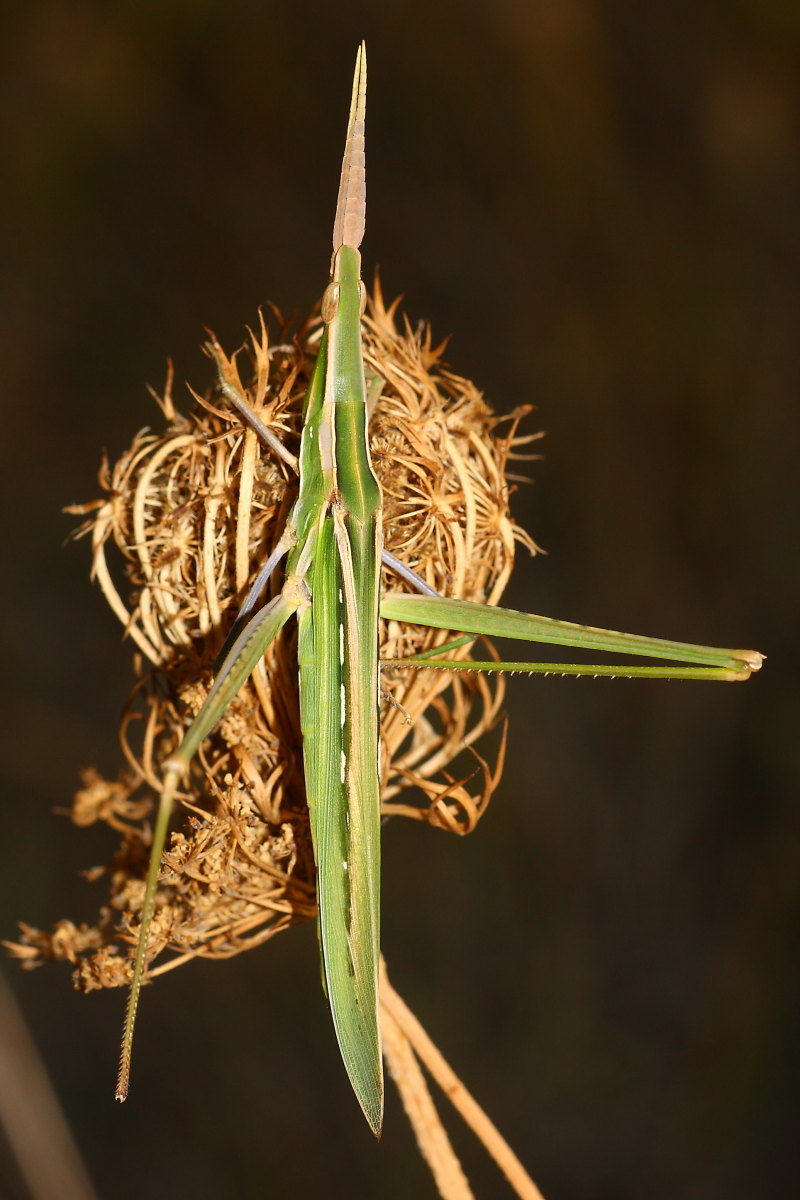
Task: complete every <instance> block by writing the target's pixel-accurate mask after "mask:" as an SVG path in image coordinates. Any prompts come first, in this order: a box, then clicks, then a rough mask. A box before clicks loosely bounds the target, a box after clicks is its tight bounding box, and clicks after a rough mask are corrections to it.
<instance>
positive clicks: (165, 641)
mask: <svg viewBox="0 0 800 1200" xmlns="http://www.w3.org/2000/svg"><path fill="white" fill-rule="evenodd" d="M279 321H280V318H279ZM281 324H282V322H281ZM320 328H321V327H320V321H319V319H318V318H315V319H312V320H311V321H309V322H308V323H307V324H306V326H305V327H304V328H303V329H302V330H301V331H300V333H299V334H298V336H297V337H296V338H295V340H294V341H292V342H291V343H287V342H285V341H284V340H283V339H284V338H285V337H286V330H285V327H282V328H281V330H280V340H279V342H278V343H277V344H276V345H273V346H269V345H268V340H267V334H266V330H265V327H264V323H263V320H262V322H261V325H260V328H259V331H258V333H257V334H252V333H251V335H250V340H249V343H248V344H247V346H246V348H245V350H246V353H245V354H244V355H242V356H241V357H246V358H247V359H249V370H248V372H247V373H246V375H247V378H246V379H245V380H244V381H243V380H241V379H240V376H239V367H238V364H237V361H236V358H235V357H234V358H233V359H228V358H227V357H226V356H225V355H224V353H223V352H222V350H221V348H220V347H219V345H218V344H217V343H216V341H215V340H214V339H212V340H211V342H210V343H209V345H208V347H207V349H208V352H209V354H210V356H211V357H213V358H214V359H215V361H216V363H217V366H218V367H219V369H220V370H221V372H222V374H223V376H224V378H225V379H226V380H227V381H228V382H230V383H232V384H233V385H234V386H240V387H241V386H244V388H245V390H246V391H247V394H248V398H249V400H250V402H251V403H252V404H253V406H254V407H255V408H257V409H258V410H259V412H260V414H261V416H262V419H263V421H264V422H265V424H266V425H268V426H269V427H270V429H271V430H272V431H273V432H274V433H275V434H276V435H277V436H278V437H279V438H280V440H281V441H282V442H283V444H284V446H285V447H286V448H287V449H288V450H289V451H292V452H295V453H296V451H297V448H298V445H299V433H300V422H301V412H302V400H303V395H304V392H305V389H306V385H307V382H308V378H309V374H310V370H311V367H312V366H313V361H314V357H315V354H316V347H317V344H318V340H319V336H320ZM363 333H364V360H365V364H366V371H367V374H368V375H374V376H378V377H379V378H380V379H382V380H383V385H382V389H381V392H380V397H379V399H378V402H377V406H376V408H375V410H374V412H373V414H372V417H371V420H370V443H371V454H372V461H373V464H374V468H375V472H376V474H377V475H378V478H379V479H380V482H381V486H382V488H383V497H384V528H385V534H386V545H387V549H388V550H390V551H391V552H392V553H393V554H395V555H396V556H397V557H399V558H401V559H402V560H403V561H404V562H405V563H407V564H408V565H409V566H411V567H412V568H413V569H414V570H415V571H417V572H418V574H420V575H421V576H422V577H423V578H424V579H426V580H427V581H428V583H430V584H431V585H432V586H433V587H435V588H436V589H437V591H439V592H441V593H443V594H444V595H452V596H459V597H461V598H464V599H469V600H478V601H487V602H489V603H497V601H498V600H499V598H500V595H501V593H502V590H503V588H504V586H505V584H506V582H507V580H508V577H509V575H510V573H511V568H512V564H513V556H514V547H515V543H516V542H522V543H523V544H524V545H525V546H526V547H527V548H528V549H529V550H534V549H535V547H534V545H533V542H532V541H531V540H530V538H529V537H528V536H527V535H526V534H525V533H524V532H522V531H521V530H520V529H519V528H518V527H517V526H515V525H514V523H513V521H512V519H511V517H510V516H509V512H508V490H509V489H508V484H507V481H506V464H507V460H508V457H509V454H510V452H511V449H512V446H513V445H514V443H515V439H516V428H517V423H518V420H519V418H520V417H521V416H522V415H523V413H524V411H527V410H522V409H521V410H519V411H518V412H517V413H515V414H513V416H512V417H511V418H505V419H498V418H497V417H495V416H494V414H493V413H492V412H491V410H490V408H489V407H488V405H487V404H486V402H485V401H484V399H483V397H482V396H481V394H480V392H479V391H478V390H477V389H476V388H475V386H474V385H473V384H472V383H470V382H469V381H468V380H465V379H462V378H461V377H459V376H458V375H455V374H453V373H452V372H451V371H450V370H449V369H447V368H446V367H445V366H444V364H443V363H442V360H441V355H442V351H443V349H444V346H443V345H440V346H436V347H434V346H433V345H432V342H431V335H430V330H429V328H428V327H427V326H425V325H423V326H420V327H418V328H417V329H412V328H411V326H410V325H409V323H408V321H407V320H406V319H405V318H403V319H402V321H398V316H397V303H395V304H393V305H392V306H391V307H389V308H388V309H387V308H386V306H385V305H384V302H383V297H382V295H381V292H380V287H379V286H378V284H377V280H376V284H375V288H374V291H373V295H372V297H371V299H370V301H369V305H368V309H367V313H366V315H365V317H364V320H363ZM157 399H158V400H159V403H160V405H161V408H162V410H163V412H164V414H165V416H166V418H167V429H166V431H165V432H164V433H163V434H152V433H149V432H143V433H140V434H138V435H137V436H136V438H135V439H134V441H133V444H132V445H131V447H130V449H129V450H128V451H127V452H126V453H125V454H124V455H123V456H122V457H121V459H120V460H119V462H118V463H117V464H116V465H115V466H114V467H113V468H111V469H110V470H109V468H108V467H107V465H106V466H104V468H103V469H102V470H101V476H100V480H101V484H102V486H103V490H104V493H105V497H104V499H103V500H102V501H98V502H97V503H95V504H91V505H87V506H84V507H83V508H82V509H81V510H80V511H82V512H83V513H84V514H86V515H87V517H88V519H87V521H86V523H85V525H84V526H83V527H82V529H81V530H80V531H79V532H80V533H91V536H92V543H93V565H92V573H93V576H94V578H96V579H97V581H98V583H99V584H100V586H101V588H102V590H103V592H104V594H105V596H106V598H107V600H108V602H109V603H110V605H111V607H112V608H113V610H114V612H115V613H116V614H117V616H118V617H119V618H120V620H121V621H122V622H123V624H124V625H125V627H126V629H127V631H128V634H129V636H130V638H131V640H132V641H133V642H134V643H135V645H136V647H137V656H136V659H137V675H138V682H137V684H136V687H135V689H134V692H133V695H132V697H131V700H130V702H129V705H128V709H127V712H126V715H125V717H124V719H123V723H122V729H121V738H122V744H123V748H124V750H125V754H126V757H127V759H128V762H129V766H130V770H129V771H128V772H127V773H125V774H123V775H122V776H121V777H120V779H119V780H118V781H117V782H114V783H108V782H106V781H104V780H102V779H100V778H99V777H98V776H96V775H94V774H92V775H89V776H87V777H86V778H85V779H84V784H85V786H84V788H83V789H82V790H81V791H80V792H79V793H78V795H77V797H76V800H75V805H74V809H73V820H75V821H76V823H78V824H84V825H85V824H89V823H91V822H92V821H94V820H103V821H105V822H106V823H107V824H109V825H111V826H112V828H114V829H116V830H117V831H118V832H121V833H122V834H123V841H122V845H121V847H120V850H119V851H118V853H117V855H116V856H115V858H114V859H113V860H112V862H111V863H110V864H109V865H108V866H107V867H106V868H104V869H102V870H101V871H98V872H95V873H94V874H95V876H96V875H98V874H103V875H105V877H106V878H107V880H108V885H109V892H110V895H109V899H108V902H107V905H106V907H104V908H103V910H102V912H101V914H100V919H99V921H98V923H97V925H96V926H94V927H91V928H89V927H85V926H84V927H82V928H80V929H78V928H76V927H75V926H74V925H72V924H71V923H69V922H61V923H60V924H59V925H58V926H57V927H56V929H55V931H54V932H52V933H50V934H45V933H41V932H39V931H37V930H31V929H28V928H27V927H25V928H24V929H23V944H22V945H20V946H19V947H17V948H16V953H17V954H18V956H19V957H20V958H21V959H22V960H23V963H24V964H25V965H30V966H33V965H36V963H38V962H40V961H41V960H42V959H44V958H50V959H60V960H63V959H67V960H69V961H71V962H72V963H73V964H75V967H76V971H75V980H76V985H77V986H79V987H81V988H83V989H86V990H89V989H91V988H95V987H106V986H117V985H120V984H124V983H127V982H128V981H129V978H130V967H129V961H130V960H129V953H130V947H131V943H132V942H133V940H134V935H135V932H136V926H137V924H138V920H139V915H138V914H139V912H140V909H141V900H142V892H143V876H144V871H145V866H146V859H147V844H148V840H149V828H148V826H147V815H148V813H149V811H150V807H151V805H150V802H149V800H148V798H147V797H146V796H145V797H140V798H137V799H133V798H132V797H133V795H134V792H136V791H137V789H141V788H142V785H143V784H144V785H149V787H150V788H152V789H155V790H158V788H159V787H160V774H159V768H160V764H161V763H162V762H163V760H164V758H165V757H166V756H167V755H168V754H169V753H170V752H171V751H172V750H174V748H175V747H176V745H177V744H178V742H179V741H180V738H181V736H182V733H183V731H184V730H185V728H186V726H187V724H188V721H189V720H190V719H191V717H192V716H193V715H194V714H195V713H196V711H197V710H198V708H199V707H200V704H201V703H202V701H203V698H204V696H205V693H206V690H207V688H208V685H209V683H210V672H211V664H212V662H213V660H214V656H215V654H216V653H217V651H218V649H219V646H220V643H221V640H222V637H223V636H224V632H225V630H226V629H227V628H228V627H229V626H230V622H231V621H232V619H233V617H234V616H235V613H236V611H237V607H238V604H239V603H240V602H241V599H242V598H243V596H244V594H245V593H246V590H247V586H248V582H249V580H250V579H251V578H252V576H253V574H254V571H255V569H257V567H258V565H259V564H260V563H261V562H263V560H264V557H265V555H266V554H268V553H269V551H270V550H271V548H272V547H273V546H274V544H275V542H276V541H277V539H278V537H279V536H280V533H281V531H282V529H283V526H284V523H285V521H286V517H287V515H288V511H289V508H290V506H291V504H292V502H293V499H294V497H295V495H296V478H295V476H294V473H293V471H292V469H291V466H290V465H289V463H288V462H287V461H285V458H281V457H279V456H278V455H276V454H275V453H274V452H273V451H272V450H270V449H269V448H265V447H263V446H261V445H260V444H259V441H258V439H257V437H256V435H255V434H254V433H253V432H252V431H250V430H245V429H244V428H243V427H242V425H241V423H240V421H239V419H238V417H237V416H236V414H235V413H234V412H233V411H232V410H230V409H229V407H227V406H225V407H222V406H223V404H224V401H222V400H221V399H220V391H219V389H217V390H216V391H212V392H211V393H210V394H209V395H208V396H207V397H205V398H201V397H199V396H196V397H195V399H196V401H197V403H196V406H195V408H194V409H193V411H192V413H191V415H190V417H189V418H183V417H180V416H179V415H178V414H177V412H176V410H175V408H174V405H173V401H172V396H171V377H170V378H168V381H167V387H166V390H165V394H164V395H163V397H157ZM288 458H289V459H290V458H291V455H289V456H288ZM112 546H113V547H116V550H117V551H118V553H119V555H121V556H122V560H123V562H124V564H125V568H126V574H127V583H128V587H127V590H128V591H129V592H130V596H129V598H128V599H125V598H123V594H122V591H121V590H120V588H118V586H117V584H116V583H115V582H114V574H115V573H116V574H117V575H119V563H118V562H117V563H115V564H113V565H112V563H111V562H110V558H111V556H110V555H109V554H108V551H109V550H110V549H111V548H112ZM385 586H387V587H390V588H391V589H393V590H408V585H406V584H405V583H404V582H403V581H402V580H401V579H400V578H395V577H392V576H391V575H390V574H389V573H388V572H387V573H385ZM450 636H451V635H449V634H447V633H446V632H445V631H442V630H432V629H426V628H421V627H415V626H406V625H400V624H399V623H397V622H394V621H390V622H383V623H382V630H381V648H382V656H384V657H386V658H391V659H396V658H401V657H404V656H407V655H411V654H418V653H420V652H421V651H425V650H429V649H431V648H432V647H434V646H436V645H442V644H444V643H445V642H446V641H448V640H449V639H450ZM293 639H294V635H293V632H292V630H291V626H287V628H286V631H285V632H284V634H283V635H282V636H281V637H280V638H279V639H278V640H277V641H276V642H275V643H274V644H273V646H272V647H271V648H270V650H269V652H268V653H267V655H266V658H265V661H264V664H263V665H262V666H261V667H259V669H257V670H256V672H255V673H254V675H253V677H252V679H251V681H250V682H249V683H248V684H247V686H246V687H244V688H243V689H242V691H241V692H240V693H239V695H238V696H237V698H236V700H235V701H234V702H233V703H232V704H231V706H230V708H229V710H228V712H227V714H226V716H225V718H224V720H223V721H222V722H221V724H220V726H219V728H218V729H217V730H216V731H215V732H214V734H213V735H212V736H211V737H210V738H208V739H207V741H206V742H205V743H204V746H203V748H202V750H201V752H200V754H199V755H198V757H197V761H196V763H195V765H194V768H193V773H192V775H191V778H190V780H188V781H187V790H186V792H185V793H184V794H183V803H184V806H185V814H184V821H183V824H182V825H181V827H180V828H178V829H177V831H176V832H175V833H173V835H172V838H171V842H170V845H169V848H168V850H167V852H166V853H165V855H164V860H163V863H162V873H161V887H160V890H159V895H158V899H157V908H156V914H155V917H154V920H153V926H152V931H151V945H152V948H153V954H152V958H151V969H150V975H151V977H152V976H153V975H155V974H158V973H159V972H160V971H163V970H168V969H170V968H171V967H172V966H175V965H177V964H178V963H180V962H183V961H185V960H186V959H188V958H191V957H193V956H194V955H197V954H201V955H206V956H212V957H228V956H230V955H233V954H237V953H239V952H240V951H242V950H245V949H249V948H250V947H252V946H255V945H258V944H260V943H261V942H263V941H265V940H266V939H267V938H269V937H271V936H272V935H273V934H274V933H276V932H278V931H279V930H280V929H284V928H286V927H287V926H288V925H290V924H293V923H296V922H298V921H302V920H305V919H307V918H309V917H311V916H313V915H314V913H315V911H316V907H315V889H314V862H313V854H312V849H311V839H310V832H309V826H308V813H307V808H306V802H305V792H304V786H303V771H302V749H301V738H300V731H299V718H298V701H297V667H296V655H295V647H294V642H293ZM465 656H466V652H465V650H464V649H461V650H459V652H458V657H460V658H463V657H465ZM481 657H486V655H485V653H482V655H481ZM382 689H383V697H382V712H381V738H382V743H383V753H382V755H381V761H382V772H383V779H382V796H383V802H384V811H385V813H387V814H399V815H405V816H412V817H415V818H417V819H422V820H426V821H428V822H430V823H431V824H435V825H439V826H442V827H444V828H447V829H450V830H453V831H455V832H459V833H466V832H469V831H470V830H471V829H473V828H474V826H475V824H476V823H477V821H478V819H479V817H480V816H481V813H482V812H483V811H484V809H485V807H486V804H487V803H488V800H489V797H490V795H491V792H492V790H493V788H494V786H495V784H496V782H497V779H498V777H499V771H500V767H501V765H502V738H501V744H500V749H499V751H498V753H497V762H496V765H495V766H494V767H490V766H489V764H488V763H486V762H485V761H484V760H483V759H481V758H480V757H478V755H477V754H475V753H474V751H471V752H470V753H471V761H470V762H469V763H468V764H467V765H465V766H463V767H461V768H459V769H458V771H457V772H456V773H455V774H454V769H453V766H452V764H453V762H454V760H455V759H456V758H457V756H458V755H459V754H461V753H462V752H463V751H464V749H465V747H467V748H469V747H471V746H472V744H473V742H474V741H475V740H476V739H477V738H478V737H479V736H480V734H482V733H484V732H485V731H487V730H489V729H491V728H492V727H493V726H495V725H496V724H497V721H498V715H499V708H500V703H501V700H502V695H503V682H502V676H496V677H493V678H491V679H487V678H486V677H484V676H482V675H479V674H455V673H450V674H448V673H446V672H440V671H414V670H400V669H397V668H395V669H391V670H387V671H385V672H383V673H382ZM458 774H461V775H462V776H466V778H458ZM414 788H416V789H417V793H416V795H417V798H416V799H415V798H414V794H413V793H412V794H409V793H410V789H414ZM420 792H421V794H422V797H423V799H422V801H421V802H420V800H419V793H420ZM166 948H168V949H169V950H170V951H172V956H171V957H170V958H169V959H168V960H166V961H164V962H162V963H160V964H158V965H155V966H153V965H152V962H153V960H155V959H157V958H158V956H159V954H160V952H161V951H162V950H164V949H166Z"/></svg>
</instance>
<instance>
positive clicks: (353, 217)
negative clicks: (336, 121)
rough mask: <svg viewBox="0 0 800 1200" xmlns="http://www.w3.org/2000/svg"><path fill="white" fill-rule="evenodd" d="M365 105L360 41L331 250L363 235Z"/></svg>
mask: <svg viewBox="0 0 800 1200" xmlns="http://www.w3.org/2000/svg"><path fill="white" fill-rule="evenodd" d="M366 109H367V48H366V43H365V42H363V41H362V42H361V43H360V45H359V47H358V52H357V53H356V66H355V71H354V73H353V90H352V94H351V97H350V116H349V119H348V122H347V138H346V140H345V147H344V156H343V158H342V174H341V179H340V181H339V197H338V200H337V204H336V220H335V222H334V226H333V252H334V254H336V253H337V252H338V251H339V250H340V249H341V248H342V246H352V248H353V249H354V250H357V249H358V248H359V246H360V245H361V241H362V239H363V237H364V225H365V221H366V208H367V185H366V170H365V158H364V121H365V117H366Z"/></svg>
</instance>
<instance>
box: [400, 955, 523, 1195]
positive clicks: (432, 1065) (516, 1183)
mask: <svg viewBox="0 0 800 1200" xmlns="http://www.w3.org/2000/svg"><path fill="white" fill-rule="evenodd" d="M380 997H381V1012H382V1014H383V1015H384V1017H388V1019H389V1023H390V1027H391V1025H394V1026H396V1027H397V1029H399V1030H400V1032H401V1033H402V1035H403V1036H404V1037H405V1038H406V1039H407V1041H408V1045H409V1046H410V1048H411V1049H412V1050H413V1052H414V1054H416V1055H417V1057H418V1058H419V1060H420V1061H421V1062H422V1063H423V1064H424V1065H425V1066H426V1067H427V1069H428V1070H429V1071H430V1073H431V1075H432V1076H433V1078H434V1079H435V1080H436V1082H437V1083H438V1085H439V1087H440V1088H441V1089H442V1091H443V1092H444V1094H445V1096H447V1098H448V1100H449V1101H450V1103H451V1104H452V1105H453V1107H454V1108H455V1109H456V1110H457V1112H459V1113H460V1114H461V1116H462V1117H463V1119H464V1120H465V1121H466V1123H467V1125H469V1127H470V1129H471V1130H472V1131H473V1132H474V1133H475V1135H476V1136H477V1137H478V1138H479V1140H480V1141H481V1143H482V1144H483V1146H485V1148H486V1150H487V1152H488V1153H489V1154H490V1155H491V1157H492V1158H493V1159H494V1161H495V1162H496V1163H497V1165H498V1167H499V1168H500V1170H501V1171H502V1172H503V1174H504V1175H505V1177H506V1179H507V1180H508V1182H509V1183H510V1184H511V1186H512V1188H513V1189H514V1191H515V1192H516V1194H517V1195H518V1196H519V1197H521V1200H544V1197H543V1196H542V1193H541V1192H540V1191H539V1189H538V1188H537V1186H536V1184H535V1183H534V1182H533V1180H532V1179H531V1177H530V1175H529V1174H528V1173H527V1171H526V1170H525V1168H524V1167H523V1165H522V1163H521V1162H520V1161H519V1159H518V1158H517V1156H516V1154H515V1153H514V1151H513V1150H512V1149H511V1147H510V1146H509V1144H508V1142H507V1141H506V1140H505V1138H504V1137H503V1136H502V1134H501V1133H500V1132H499V1130H498V1129H497V1127H496V1126H495V1125H494V1124H493V1123H492V1122H491V1121H490V1120H489V1118H488V1117H487V1115H486V1113H485V1112H484V1111H483V1109H482V1108H481V1107H480V1105H479V1104H478V1103H477V1101H476V1100H475V1099H474V1098H473V1097H472V1096H471V1095H470V1093H469V1092H468V1091H467V1089H466V1088H465V1087H464V1085H463V1083H462V1082H461V1080H460V1079H459V1078H458V1076H457V1075H456V1073H455V1071H454V1070H453V1069H452V1067H451V1066H450V1065H449V1064H448V1063H447V1062H446V1061H445V1059H444V1058H443V1057H442V1054H441V1052H440V1051H439V1050H437V1048H436V1046H435V1045H434V1044H433V1042H432V1041H431V1039H430V1038H429V1037H428V1035H427V1033H426V1032H425V1030H424V1029H423V1028H422V1026H421V1025H420V1023H419V1021H418V1020H417V1018H416V1017H415V1016H414V1014H413V1013H412V1012H411V1010H410V1009H409V1008H408V1006H407V1005H406V1004H405V1002H404V1001H403V1000H402V998H401V997H400V996H399V995H398V994H397V992H396V991H395V990H394V988H393V987H392V985H391V983H390V982H389V976H388V974H387V972H386V964H385V963H384V962H383V961H382V962H381V976H380ZM398 1086H399V1085H398ZM401 1090H402V1089H401ZM403 1102H404V1103H405V1097H404V1101H403ZM407 1111H408V1110H407ZM409 1116H410V1114H409ZM438 1123H439V1119H438V1116H437V1117H436V1118H435V1121H432V1123H431V1139H432V1141H435V1139H436V1138H437V1136H438V1134H437V1130H436V1126H437V1125H438ZM416 1128H417V1126H416V1125H415V1130H416ZM424 1136H425V1135H424V1133H423V1139H422V1140H420V1134H419V1132H418V1133H417V1139H418V1141H420V1149H421V1150H422V1152H423V1154H425V1157H426V1158H428V1154H427V1153H426V1150H425V1149H424V1147H423V1141H424ZM442 1194H443V1195H444V1193H442ZM454 1194H455V1193H454Z"/></svg>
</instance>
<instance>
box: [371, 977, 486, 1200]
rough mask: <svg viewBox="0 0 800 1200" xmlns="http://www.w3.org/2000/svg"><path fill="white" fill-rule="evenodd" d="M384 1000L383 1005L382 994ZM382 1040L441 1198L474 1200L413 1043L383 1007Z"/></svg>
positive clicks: (388, 1061) (405, 1107)
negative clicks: (413, 1048)
mask: <svg viewBox="0 0 800 1200" xmlns="http://www.w3.org/2000/svg"><path fill="white" fill-rule="evenodd" d="M381 999H382V1001H383V994H382V993H381ZM381 1037H382V1040H383V1055H384V1058H385V1059H386V1064H387V1066H388V1068H389V1071H390V1072H391V1076H392V1079H393V1080H394V1081H395V1083H396V1084H397V1090H398V1091H399V1093H400V1099H401V1100H402V1102H403V1108H404V1109H405V1112H406V1116H407V1117H408V1119H409V1121H410V1122H411V1128H412V1129H413V1130H414V1136H415V1137H416V1139H417V1146H418V1147H419V1151H420V1154H421V1155H422V1157H423V1158H424V1159H425V1161H426V1162H427V1164H428V1166H429V1167H430V1169H431V1174H432V1175H433V1178H434V1179H435V1180H436V1186H437V1188H438V1189H439V1195H440V1196H441V1197H442V1198H443V1200H472V1197H473V1192H472V1189H471V1188H470V1186H469V1184H468V1183H467V1179H466V1176H465V1175H464V1172H463V1170H462V1168H461V1163H460V1162H459V1161H458V1159H457V1158H456V1155H455V1151H454V1150H453V1147H452V1146H451V1145H450V1139H449V1138H448V1136H447V1134H446V1133H445V1131H444V1126H443V1125H442V1123H441V1121H440V1120H439V1114H438V1113H437V1111H436V1108H435V1106H434V1103H433V1100H432V1098H431V1094H430V1092H429V1091H428V1085H427V1084H426V1082H425V1077H424V1075H423V1074H422V1069H421V1067H420V1065H419V1063H418V1062H417V1059H416V1057H415V1055H414V1051H413V1050H412V1048H411V1043H410V1042H409V1040H408V1038H407V1037H406V1036H405V1034H404V1033H403V1031H402V1029H401V1028H400V1026H399V1025H398V1024H397V1022H396V1021H395V1019H394V1017H393V1016H392V1015H391V1013H390V1012H389V1010H388V1009H387V1008H386V1005H385V1004H384V1003H382V1007H381Z"/></svg>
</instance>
